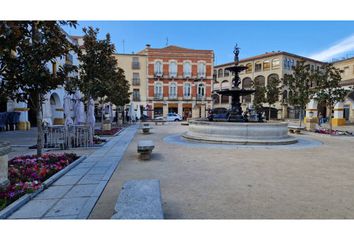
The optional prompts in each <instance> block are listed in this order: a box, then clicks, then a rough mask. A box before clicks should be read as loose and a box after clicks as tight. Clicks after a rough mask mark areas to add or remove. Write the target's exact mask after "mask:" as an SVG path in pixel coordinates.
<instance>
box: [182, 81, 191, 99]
mask: <svg viewBox="0 0 354 240" xmlns="http://www.w3.org/2000/svg"><path fill="white" fill-rule="evenodd" d="M183 95H184V97H190V96H191V84H190V83H185V84H184V88H183Z"/></svg>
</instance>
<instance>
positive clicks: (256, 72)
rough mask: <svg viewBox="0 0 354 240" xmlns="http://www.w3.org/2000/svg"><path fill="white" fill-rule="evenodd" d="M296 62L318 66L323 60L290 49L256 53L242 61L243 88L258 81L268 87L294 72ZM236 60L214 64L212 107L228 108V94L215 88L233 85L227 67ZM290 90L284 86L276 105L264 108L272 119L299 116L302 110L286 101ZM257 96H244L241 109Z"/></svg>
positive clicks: (241, 86) (250, 86)
mask: <svg viewBox="0 0 354 240" xmlns="http://www.w3.org/2000/svg"><path fill="white" fill-rule="evenodd" d="M297 61H305V62H306V63H308V64H310V68H311V69H316V68H319V67H320V66H321V65H322V64H323V63H322V62H320V61H317V60H314V59H310V58H306V57H302V56H299V55H295V54H292V53H288V52H282V51H277V52H274V51H273V52H267V53H265V54H261V55H257V56H254V57H250V58H245V59H241V60H240V65H244V66H247V67H248V68H247V69H246V70H245V71H242V72H241V73H240V75H239V76H240V79H241V84H240V86H239V87H240V88H246V89H247V88H252V86H253V82H254V81H257V82H258V84H260V85H263V86H267V84H268V82H269V81H270V80H271V79H273V78H277V79H280V80H281V79H283V77H284V75H285V74H290V73H291V72H292V67H293V66H295V65H296V63H297ZM233 64H234V63H233V62H230V63H226V64H220V65H216V66H214V83H213V92H214V94H213V99H214V102H213V107H214V108H217V107H224V108H229V107H230V102H231V98H230V97H227V96H219V95H218V94H216V93H215V91H216V90H220V89H224V88H225V89H226V88H230V87H231V84H232V78H233V77H234V76H233V75H232V74H231V73H230V72H228V71H227V70H225V68H227V67H230V66H232V65H233ZM287 98H288V90H287V89H286V88H285V89H284V90H283V92H282V94H281V96H280V97H279V101H278V102H276V103H275V104H274V105H272V106H270V108H269V106H267V105H266V104H265V105H264V107H265V108H266V109H267V108H268V109H270V111H271V118H274V119H285V118H297V117H298V115H299V110H297V109H294V108H293V107H292V106H290V105H288V103H287ZM253 99H254V96H253V95H250V96H244V97H242V108H243V110H246V108H248V107H251V103H252V102H253Z"/></svg>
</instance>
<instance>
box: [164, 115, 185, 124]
mask: <svg viewBox="0 0 354 240" xmlns="http://www.w3.org/2000/svg"><path fill="white" fill-rule="evenodd" d="M166 120H167V121H175V122H176V121H182V116H181V115H179V114H177V113H169V114H167V118H166Z"/></svg>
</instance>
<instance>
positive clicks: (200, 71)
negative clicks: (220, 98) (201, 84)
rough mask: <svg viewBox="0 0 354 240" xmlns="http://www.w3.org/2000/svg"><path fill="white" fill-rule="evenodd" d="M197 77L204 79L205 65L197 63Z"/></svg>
mask: <svg viewBox="0 0 354 240" xmlns="http://www.w3.org/2000/svg"><path fill="white" fill-rule="evenodd" d="M198 77H199V78H201V77H203V78H205V63H201V62H200V63H198Z"/></svg>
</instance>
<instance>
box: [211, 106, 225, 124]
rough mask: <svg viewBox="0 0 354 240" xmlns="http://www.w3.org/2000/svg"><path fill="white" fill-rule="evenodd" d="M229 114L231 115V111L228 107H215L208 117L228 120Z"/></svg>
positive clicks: (212, 119)
mask: <svg viewBox="0 0 354 240" xmlns="http://www.w3.org/2000/svg"><path fill="white" fill-rule="evenodd" d="M228 116H229V111H228V110H227V109H226V108H214V109H212V110H210V112H209V115H208V119H209V121H214V120H227V118H228Z"/></svg>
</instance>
